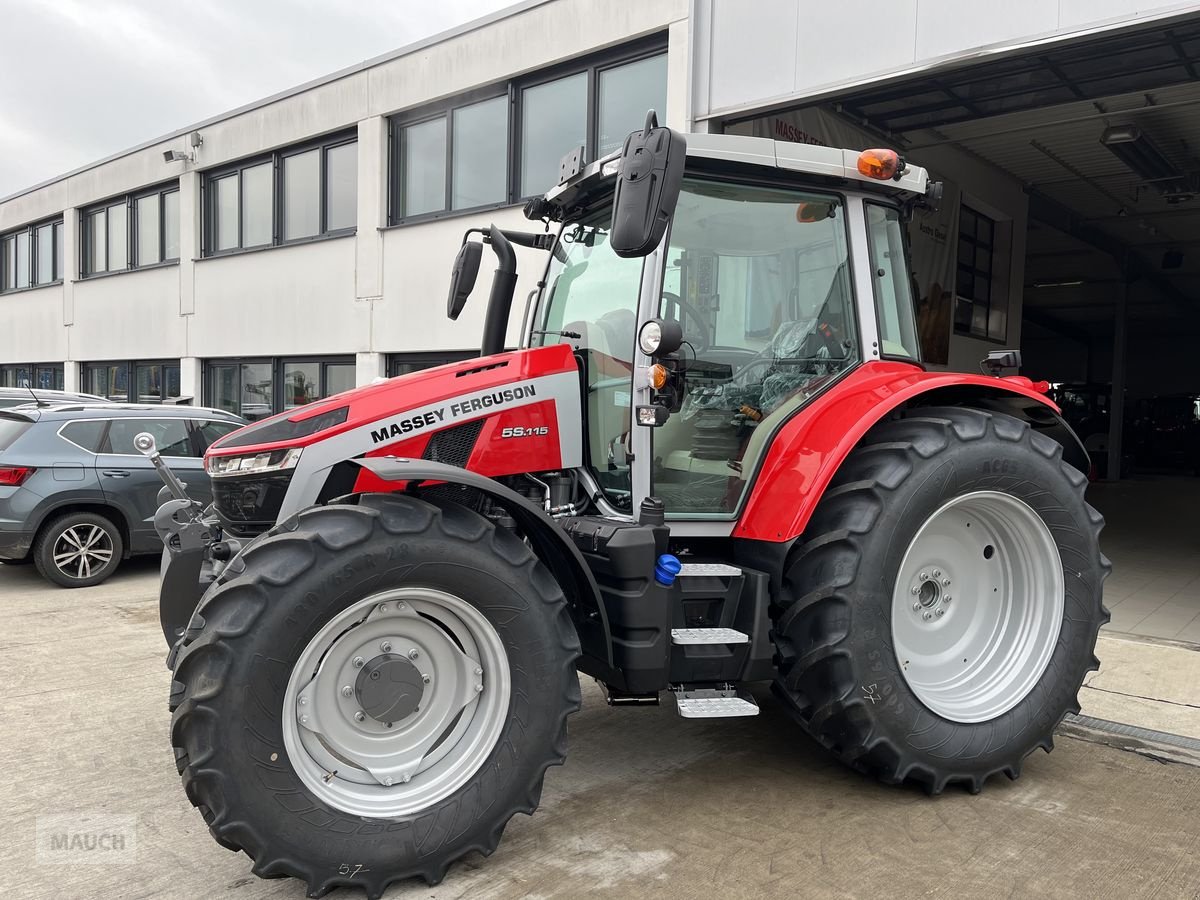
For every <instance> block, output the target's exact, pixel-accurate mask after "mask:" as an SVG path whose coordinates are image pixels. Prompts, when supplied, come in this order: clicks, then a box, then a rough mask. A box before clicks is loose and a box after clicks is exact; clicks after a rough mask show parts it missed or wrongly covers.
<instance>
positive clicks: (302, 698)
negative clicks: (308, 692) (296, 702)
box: [300, 697, 308, 706]
mask: <svg viewBox="0 0 1200 900" xmlns="http://www.w3.org/2000/svg"><path fill="white" fill-rule="evenodd" d="M307 702H308V698H307V697H301V698H300V705H301V706H303V705H304V704H306V703H307Z"/></svg>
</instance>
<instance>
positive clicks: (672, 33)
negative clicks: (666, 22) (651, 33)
mask: <svg viewBox="0 0 1200 900" xmlns="http://www.w3.org/2000/svg"><path fill="white" fill-rule="evenodd" d="M690 28H691V26H690V24H689V22H688V20H687V19H680V20H679V21H678V22H672V23H671V25H670V27H669V28H668V29H667V108H666V110H665V111H663V110H659V120H660V121H661V122H662V124H663V125H667V126H669V127H671V128H675V129H678V130H679V131H692V130H694V127H693V123H692V121H691V117H692V102H691V95H690V93H689V92H690V90H691V89H690V87H689V85H688V81H689V79H688V67H689V66H690V65H691V58H690V55H689V53H688V44H689V40H690V38H691V35H690V34H689V29H690ZM703 130H705V131H707V128H705V129H703Z"/></svg>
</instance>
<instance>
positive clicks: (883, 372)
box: [733, 362, 1059, 543]
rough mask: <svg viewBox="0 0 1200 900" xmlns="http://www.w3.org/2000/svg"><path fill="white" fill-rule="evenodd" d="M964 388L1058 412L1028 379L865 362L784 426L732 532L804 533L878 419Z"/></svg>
mask: <svg viewBox="0 0 1200 900" xmlns="http://www.w3.org/2000/svg"><path fill="white" fill-rule="evenodd" d="M962 387H968V388H969V387H977V388H980V389H981V390H982V391H984V392H987V393H990V394H996V393H1007V394H1013V395H1018V396H1021V397H1025V398H1027V399H1030V400H1036V401H1037V402H1038V403H1041V404H1043V405H1045V406H1046V407H1048V408H1049V409H1050V410H1052V411H1053V412H1054V413H1055V414H1057V413H1058V412H1059V409H1058V407H1057V406H1055V405H1054V403H1053V402H1051V401H1050V400H1049V399H1048V398H1047V397H1045V396H1044V395H1043V394H1041V393H1039V392H1038V391H1037V390H1035V389H1034V386H1033V382H1032V381H1030V380H1029V379H1028V378H1022V377H1012V378H989V377H986V376H983V375H964V374H962V373H960V372H926V371H924V370H922V369H920V368H919V367H917V366H914V365H911V364H908V363H898V362H869V363H866V364H864V365H862V366H859V367H858V368H857V369H855V370H854V371H853V372H851V373H850V374H849V375H847V376H846V377H845V378H843V379H842V380H841V381H839V382H838V383H837V384H836V385H834V386H833V387H832V388H830V389H829V390H828V391H826V392H825V393H824V394H822V395H821V396H819V397H817V398H816V399H815V400H813V401H812V403H811V404H810V405H809V406H807V407H805V408H804V409H803V410H801V411H800V412H799V413H797V414H796V415H795V416H793V417H792V418H791V419H789V420H788V421H787V422H786V423H784V425H783V427H782V428H781V429H780V430H779V432H778V433H777V434H776V435H775V437H774V439H773V440H772V441H771V445H770V448H769V449H768V450H767V454H766V458H765V459H764V460H763V463H762V467H761V468H760V469H759V472H758V477H757V478H756V479H755V481H754V485H753V486H752V487H751V489H750V496H749V498H748V499H747V501H746V506H745V509H744V510H743V512H742V515H741V517H740V518H739V519H738V522H737V525H736V526H734V529H733V536H734V537H735V538H745V539H748V540H758V541H771V542H774V543H778V542H781V541H790V540H792V539H794V538H797V537H799V536H800V535H801V534H802V533H803V531H804V528H805V526H807V525H808V520H809V517H810V516H812V513H813V510H814V509H815V508H816V505H817V502H818V501H819V500H820V499H821V495H822V494H823V493H824V492H825V488H826V487H828V486H829V482H830V481H832V480H833V476H834V474H835V473H836V472H837V470H838V468H839V467H840V466H841V465H842V462H843V461H844V460H845V459H846V457H847V456H848V455H849V454H850V451H851V450H853V449H854V447H855V446H856V445H857V444H858V442H859V441H860V440H862V437H863V435H865V434H866V433H867V432H868V431H869V430H870V429H871V427H872V426H873V425H875V423H876V422H878V421H879V420H881V419H882V418H883V417H884V416H886V415H887V414H888V413H889V412H891V411H892V410H894V409H896V408H897V407H899V406H901V405H902V404H904V403H906V402H908V401H910V400H912V399H913V398H915V397H918V396H920V395H921V394H926V393H928V392H930V391H934V390H938V389H939V388H962Z"/></svg>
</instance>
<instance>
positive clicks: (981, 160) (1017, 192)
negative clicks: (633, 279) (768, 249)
mask: <svg viewBox="0 0 1200 900" xmlns="http://www.w3.org/2000/svg"><path fill="white" fill-rule="evenodd" d="M724 127H725V130H726V131H732V132H740V133H746V134H756V135H760V136H770V137H775V138H776V139H788V140H801V141H811V142H815V143H831V144H834V143H841V144H843V145H848V146H856V145H861V146H869V145H880V144H882V145H885V146H891V147H894V148H896V149H898V150H900V151H901V153H903V154H904V156H905V157H906V158H907V159H909V160H911V161H912V162H914V163H916V164H918V165H924V166H926V167H928V168H929V169H930V170H931V172H932V173H933V174H934V175H936V176H938V177H942V178H945V179H946V181H947V183H948V192H947V197H948V198H949V202H950V203H951V204H952V206H953V209H951V210H949V211H948V212H944V213H943V214H942V216H941V217H940V218H939V219H938V220H937V221H933V222H931V221H929V220H924V221H923V220H921V219H920V218H919V217H918V218H917V219H916V220H914V222H913V223H912V226H911V227H910V234H911V237H912V240H913V246H914V257H915V262H914V269H915V270H917V275H918V276H919V277H923V280H924V283H923V284H921V285H920V286H919V288H920V291H921V294H920V296H921V298H922V304H923V307H922V309H921V314H922V326H923V327H922V332H923V334H922V336H923V342H924V348H925V352H926V355H927V356H928V357H929V358H930V359H932V360H933V361H934V362H935V363H943V362H944V363H945V364H946V365H948V366H949V367H950V368H956V369H965V370H973V369H974V368H975V366H976V365H977V362H978V360H979V359H981V358H982V357H983V356H984V355H985V354H986V352H987V350H989V349H998V348H1000V347H1002V346H1009V347H1019V348H1020V349H1021V350H1022V352H1023V355H1024V369H1023V372H1024V374H1028V375H1030V376H1031V377H1034V378H1043V379H1046V380H1049V381H1051V382H1053V383H1055V385H1056V386H1057V387H1056V394H1057V397H1058V399H1059V401H1060V403H1061V405H1062V406H1063V407H1064V411H1065V412H1066V414H1067V416H1068V417H1069V418H1070V419H1071V420H1072V423H1073V424H1074V425H1075V427H1076V429H1077V430H1078V431H1079V432H1080V435H1081V437H1083V438H1084V439H1085V441H1086V443H1087V446H1088V448H1089V450H1090V451H1091V453H1092V459H1093V463H1094V471H1093V477H1094V478H1097V479H1101V480H1105V481H1115V480H1117V479H1120V478H1121V477H1122V476H1124V477H1125V478H1126V479H1128V481H1127V483H1126V482H1123V483H1122V484H1121V485H1120V486H1117V485H1103V486H1098V487H1097V489H1096V490H1095V491H1094V494H1093V495H1094V496H1095V497H1096V498H1098V499H1097V501H1096V502H1098V503H1099V504H1100V505H1101V506H1102V507H1104V509H1103V511H1104V512H1105V513H1106V514H1107V515H1108V517H1109V520H1110V531H1109V533H1108V534H1109V541H1108V542H1107V544H1106V547H1107V549H1108V552H1110V553H1111V554H1113V555H1114V556H1121V555H1124V557H1125V558H1124V560H1119V561H1123V562H1124V563H1125V565H1124V566H1123V572H1124V574H1122V575H1119V576H1118V578H1117V580H1116V583H1115V585H1114V592H1113V593H1110V595H1109V597H1110V600H1111V599H1112V598H1113V597H1114V596H1115V598H1116V601H1117V604H1118V605H1117V607H1116V610H1115V611H1114V615H1115V617H1116V622H1117V623H1118V625H1121V627H1122V630H1124V629H1125V628H1126V627H1128V628H1129V629H1134V628H1135V627H1136V628H1142V629H1143V631H1144V633H1147V634H1151V635H1153V636H1157V637H1171V638H1180V637H1182V638H1183V639H1188V640H1197V641H1200V562H1197V560H1200V553H1198V552H1197V551H1198V550H1200V519H1197V516H1196V514H1195V509H1196V505H1197V503H1198V502H1200V479H1198V478H1196V475H1197V474H1200V352H1198V351H1197V347H1200V17H1193V18H1190V19H1186V18H1185V19H1174V20H1171V21H1170V22H1169V23H1157V24H1155V25H1152V26H1148V27H1140V28H1126V29H1124V30H1120V31H1110V32H1106V33H1105V34H1104V35H1103V36H1102V37H1091V38H1088V39H1083V40H1077V41H1073V42H1060V43H1057V44H1042V45H1039V46H1037V47H1036V48H1032V49H1030V48H1026V49H1022V50H1014V51H1011V52H1010V53H1008V54H1007V55H1003V56H1000V57H995V56H993V57H987V58H986V59H985V60H983V61H974V62H970V63H963V62H959V63H957V64H956V67H955V68H952V69H947V70H943V71H939V70H937V69H931V70H929V71H926V72H925V73H923V74H922V75H921V76H920V77H912V78H908V79H906V80H903V81H898V82H894V83H889V84H886V85H876V86H873V87H871V88H869V89H862V90H858V91H856V92H854V93H849V94H846V95H844V96H840V97H838V98H836V99H834V100H830V101H826V102H824V103H822V104H821V105H820V106H819V107H811V106H810V107H805V108H793V109H775V110H771V111H769V112H765V113H760V114H759V115H757V116H756V117H754V118H752V119H744V120H741V121H737V122H726V123H725V126H724ZM931 243H933V244H937V245H938V246H940V247H941V248H942V250H943V251H944V252H943V254H942V255H943V260H942V261H941V262H937V263H936V264H935V268H936V269H937V272H936V277H935V275H934V273H932V272H925V273H922V271H921V269H922V253H925V256H926V259H932V258H935V256H936V255H935V254H930V253H929V252H928V247H929V245H930V244H931ZM923 244H924V245H925V247H926V249H925V250H922V245H923ZM946 258H948V260H949V262H946V261H945V259H946ZM926 267H927V268H928V264H927V266H926ZM943 346H944V347H945V352H944V353H943V351H942V347H943ZM1114 543H1115V545H1116V546H1115V548H1114ZM1119 571H1121V570H1119ZM1126 580H1127V583H1124V582H1126ZM1126 591H1128V594H1127V595H1125V596H1128V597H1129V598H1130V606H1128V607H1126V608H1125V611H1124V612H1122V611H1121V607H1122V606H1123V604H1122V603H1121V602H1120V601H1122V600H1124V599H1125V596H1123V594H1124V592H1126ZM1135 618H1136V619H1137V622H1135V621H1134V619H1135ZM1146 621H1148V622H1149V625H1145V622H1146ZM1146 628H1148V629H1149V630H1145V629H1146ZM1189 628H1190V629H1191V631H1187V629H1189Z"/></svg>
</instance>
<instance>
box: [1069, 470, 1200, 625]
mask: <svg viewBox="0 0 1200 900" xmlns="http://www.w3.org/2000/svg"><path fill="white" fill-rule="evenodd" d="M1088 500H1089V501H1090V502H1091V503H1092V505H1093V506H1095V507H1096V508H1097V509H1099V510H1100V512H1102V513H1104V517H1105V519H1106V522H1107V524H1106V526H1105V529H1104V533H1103V534H1102V535H1101V537H1100V546H1101V547H1102V548H1103V549H1104V552H1105V553H1106V554H1108V557H1109V558H1110V559H1111V560H1112V561H1113V574H1112V577H1110V578H1109V579H1108V582H1107V583H1106V584H1105V585H1104V602H1105V603H1106V604H1107V605H1108V608H1109V609H1110V610H1112V622H1110V623H1109V624H1108V625H1107V626H1105V630H1106V631H1107V632H1111V633H1117V634H1132V635H1137V636H1139V637H1149V638H1158V639H1164V640H1173V641H1186V642H1191V643H1197V644H1200V512H1198V511H1200V478H1192V477H1187V476H1166V475H1152V474H1138V475H1136V476H1135V477H1133V478H1132V479H1129V480H1127V481H1119V482H1117V483H1115V484H1105V483H1097V484H1093V485H1092V486H1091V487H1090V488H1089V489H1088Z"/></svg>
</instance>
